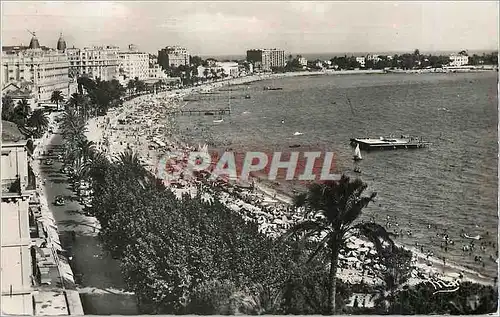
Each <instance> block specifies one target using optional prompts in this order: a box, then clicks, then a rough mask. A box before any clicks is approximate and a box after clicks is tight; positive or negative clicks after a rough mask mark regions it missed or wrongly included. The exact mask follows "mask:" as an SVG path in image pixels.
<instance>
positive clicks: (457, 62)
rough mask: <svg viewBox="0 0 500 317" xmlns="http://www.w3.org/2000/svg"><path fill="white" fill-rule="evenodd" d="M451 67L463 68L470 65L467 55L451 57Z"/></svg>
mask: <svg viewBox="0 0 500 317" xmlns="http://www.w3.org/2000/svg"><path fill="white" fill-rule="evenodd" d="M450 60H451V62H450V66H463V65H467V64H469V56H467V55H450Z"/></svg>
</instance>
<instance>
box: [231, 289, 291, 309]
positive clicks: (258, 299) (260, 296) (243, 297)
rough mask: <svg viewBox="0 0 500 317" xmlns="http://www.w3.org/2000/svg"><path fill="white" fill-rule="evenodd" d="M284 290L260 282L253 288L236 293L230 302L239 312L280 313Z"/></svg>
mask: <svg viewBox="0 0 500 317" xmlns="http://www.w3.org/2000/svg"><path fill="white" fill-rule="evenodd" d="M282 299H283V291H282V290H280V289H274V288H273V287H272V286H269V285H266V286H263V285H262V284H260V283H258V284H256V285H254V286H253V289H249V290H246V291H238V292H236V293H234V294H233V295H232V296H231V298H230V302H231V303H232V305H233V306H235V308H237V310H238V311H239V312H242V313H245V314H249V315H263V314H265V315H277V314H280V313H281V311H280V306H281V301H282Z"/></svg>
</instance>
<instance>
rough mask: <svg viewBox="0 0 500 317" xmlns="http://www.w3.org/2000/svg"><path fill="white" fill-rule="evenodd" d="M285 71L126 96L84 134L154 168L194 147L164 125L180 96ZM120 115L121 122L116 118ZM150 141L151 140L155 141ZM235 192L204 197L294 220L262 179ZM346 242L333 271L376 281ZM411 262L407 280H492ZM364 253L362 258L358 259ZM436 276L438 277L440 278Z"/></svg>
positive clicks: (260, 215)
mask: <svg viewBox="0 0 500 317" xmlns="http://www.w3.org/2000/svg"><path fill="white" fill-rule="evenodd" d="M320 74H324V73H323V72H318V73H317V74H316V73H312V72H304V73H300V74H294V75H299V76H300V75H302V76H303V75H320ZM282 77H286V74H283V75H282V74H278V75H271V76H269V75H266V76H249V77H244V78H237V79H231V80H226V81H221V82H217V83H211V84H206V85H201V86H198V87H194V88H187V89H179V90H177V91H168V92H161V93H158V94H155V95H143V96H140V97H137V98H134V99H132V100H130V101H126V102H125V103H124V105H123V107H121V108H120V109H116V110H113V111H110V112H109V113H108V115H106V116H104V117H98V118H92V119H90V120H89V122H88V131H87V133H86V135H87V138H88V139H89V140H90V141H93V142H94V143H96V145H97V146H98V147H99V148H100V149H101V150H103V151H104V152H106V153H107V154H108V155H109V156H110V157H112V156H114V155H116V154H118V153H120V152H123V151H125V150H126V149H127V148H130V149H132V150H134V151H137V152H138V153H139V156H140V158H141V160H143V163H144V166H146V167H147V168H148V169H149V170H150V171H151V172H153V173H155V172H156V166H158V163H159V158H160V157H161V156H162V155H163V154H165V153H166V152H167V151H169V152H170V153H171V152H180V153H182V152H184V153H187V152H189V151H193V150H194V151H196V150H198V149H197V148H196V147H193V146H188V145H186V144H185V143H183V142H182V140H180V139H179V137H178V135H176V133H175V131H172V130H169V129H171V128H172V127H171V126H169V124H168V122H169V121H168V120H169V118H168V112H170V111H173V110H175V109H179V108H180V107H182V105H181V100H182V98H183V97H184V96H187V95H189V94H193V93H197V92H200V91H202V90H203V91H210V90H213V89H217V88H220V87H222V86H225V85H238V84H243V83H248V82H252V81H257V80H263V79H269V78H282ZM121 120H125V121H121ZM155 140H157V141H158V140H159V141H160V142H163V143H164V144H165V145H166V146H165V147H162V148H161V149H158V147H157V146H152V145H154V143H155ZM157 141H156V143H157ZM196 183H197V181H196V180H181V181H178V182H176V184H175V186H171V187H170V189H171V190H173V191H174V192H176V193H178V194H179V195H180V194H181V193H183V192H190V193H192V194H195V192H196V189H195V186H194V185H195V184H196ZM241 192H242V194H240V195H234V194H233V195H230V194H228V193H227V192H225V191H222V192H216V191H214V190H212V189H210V188H207V193H206V194H207V197H208V198H207V199H211V197H213V196H214V195H217V197H218V199H220V200H221V201H222V202H223V203H224V204H226V206H228V207H229V208H231V209H232V210H234V211H236V212H239V213H240V214H242V215H243V216H244V217H245V218H246V219H247V218H248V219H249V220H251V219H254V220H255V219H257V221H258V222H259V225H260V228H261V231H263V232H265V233H267V234H270V235H273V236H278V235H279V234H281V233H282V232H284V231H285V230H286V229H287V228H289V227H290V225H291V224H292V223H293V222H295V221H297V220H300V217H298V216H296V215H293V214H292V212H291V211H290V210H291V207H290V204H291V197H290V196H288V195H286V194H284V193H277V192H276V191H275V190H274V189H272V188H271V187H269V186H267V185H265V184H264V183H257V184H256V186H255V189H254V190H242V191H241ZM350 243H351V244H353V246H354V247H355V249H357V250H358V251H356V253H355V254H350V255H343V257H344V259H345V260H342V259H341V265H340V271H339V274H338V276H339V277H340V278H341V279H343V280H345V281H348V282H351V283H353V282H354V283H355V282H359V281H361V280H364V281H365V282H367V283H377V281H376V279H375V278H374V277H373V276H370V275H368V273H365V270H364V269H363V266H364V265H365V264H366V263H367V262H366V261H367V260H366V259H367V258H369V255H370V254H371V253H372V251H371V250H372V246H371V245H370V244H369V243H367V242H366V241H362V240H360V239H353V240H352V241H350ZM410 250H411V251H412V252H413V255H414V259H413V264H414V267H415V269H414V270H413V272H412V278H411V279H410V281H409V283H411V284H417V283H420V282H431V283H450V282H460V281H472V282H476V283H481V284H490V285H493V284H494V281H493V280H491V279H490V278H488V277H485V276H482V275H480V274H479V273H477V272H474V271H472V270H469V269H466V268H463V267H458V266H454V265H450V264H448V263H447V264H446V265H443V261H442V260H440V259H437V258H433V257H432V255H428V254H422V253H420V252H418V250H417V249H415V248H410ZM360 255H361V258H365V262H364V263H363V261H361V260H360ZM440 281H441V282H440Z"/></svg>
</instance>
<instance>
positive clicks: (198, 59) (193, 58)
mask: <svg viewBox="0 0 500 317" xmlns="http://www.w3.org/2000/svg"><path fill="white" fill-rule="evenodd" d="M189 60H190V61H191V65H193V66H194V67H198V66H201V65H202V64H203V59H202V58H201V57H199V56H190V58H189Z"/></svg>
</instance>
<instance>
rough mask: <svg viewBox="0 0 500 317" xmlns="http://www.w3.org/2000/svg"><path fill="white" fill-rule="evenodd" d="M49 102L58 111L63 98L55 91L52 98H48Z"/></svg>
mask: <svg viewBox="0 0 500 317" xmlns="http://www.w3.org/2000/svg"><path fill="white" fill-rule="evenodd" d="M50 101H51V102H55V103H56V105H57V110H59V103H60V102H63V101H64V96H63V95H62V91H60V90H55V91H53V92H52V96H51V97H50Z"/></svg>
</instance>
